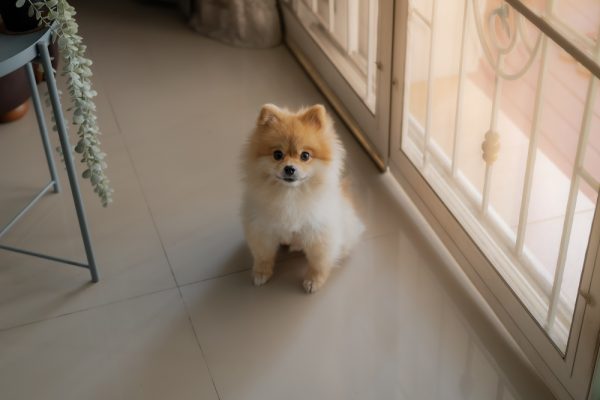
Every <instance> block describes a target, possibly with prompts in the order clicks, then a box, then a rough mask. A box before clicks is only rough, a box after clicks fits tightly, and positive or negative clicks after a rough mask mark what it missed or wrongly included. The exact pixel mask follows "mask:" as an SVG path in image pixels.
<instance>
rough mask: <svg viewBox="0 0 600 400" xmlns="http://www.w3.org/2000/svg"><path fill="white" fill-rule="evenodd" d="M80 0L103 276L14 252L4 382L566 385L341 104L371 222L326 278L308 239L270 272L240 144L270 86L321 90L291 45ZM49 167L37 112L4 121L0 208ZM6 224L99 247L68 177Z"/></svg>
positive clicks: (3, 218) (310, 99) (253, 389)
mask: <svg viewBox="0 0 600 400" xmlns="http://www.w3.org/2000/svg"><path fill="white" fill-rule="evenodd" d="M75 4H76V5H78V6H79V18H80V23H81V30H82V32H83V34H84V35H85V38H86V40H87V43H88V45H89V54H90V56H91V57H92V58H93V59H94V61H95V64H94V71H95V77H94V83H95V85H96V88H97V90H98V92H99V96H98V98H97V106H98V114H99V121H100V124H101V127H102V130H103V132H104V141H103V144H104V147H105V151H106V152H107V153H108V155H109V157H108V162H109V164H110V169H109V172H110V176H111V178H112V182H113V185H114V188H115V190H116V193H115V202H114V204H113V205H112V206H110V207H109V208H107V209H103V208H102V207H101V206H100V205H99V202H98V201H97V199H96V198H95V197H94V194H93V193H92V192H91V190H90V188H89V185H88V184H87V182H82V187H83V191H84V196H85V201H86V207H87V211H88V216H89V220H90V225H91V230H92V236H93V243H94V246H95V250H96V253H97V258H98V264H99V267H100V274H101V282H100V283H98V284H90V283H89V276H88V274H87V273H86V271H85V270H82V269H78V268H73V267H69V266H64V265H60V264H56V263H52V262H46V261H42V260H39V259H35V258H30V257H25V256H21V255H17V254H12V253H7V252H0V388H2V389H1V391H2V396H1V397H2V399H5V400H13V399H34V398H44V399H60V400H66V399H127V400H135V399H140V400H141V399H143V400H149V399H161V400H162V399H167V398H169V399H223V400H225V399H227V400H234V399H240V400H242V399H243V400H250V399H260V400H267V399H281V398H286V399H407V400H408V399H415V400H423V399H478V400H485V399H505V400H508V399H550V398H552V396H551V395H550V394H549V393H548V391H547V389H546V388H545V387H544V385H543V384H541V383H540V381H539V379H538V378H537V377H536V375H535V374H534V373H532V372H531V371H530V369H529V367H528V366H527V365H526V364H525V363H524V362H523V361H522V358H521V356H519V355H518V353H517V352H515V351H514V350H513V345H512V343H511V342H510V341H508V340H507V339H506V338H505V336H504V334H502V333H501V330H499V329H498V328H497V322H496V321H495V320H494V319H493V318H491V317H488V315H489V314H488V311H487V309H486V308H485V307H484V306H480V305H478V304H479V303H478V302H477V301H476V300H477V299H478V298H477V296H476V295H474V293H473V291H472V288H471V287H470V286H469V285H468V284H467V283H465V282H464V277H463V276H462V275H461V274H460V273H459V272H458V270H457V268H456V266H455V265H454V264H453V263H452V262H451V260H450V259H449V258H448V256H447V255H446V254H445V253H444V252H443V250H442V249H441V248H440V247H439V244H438V243H437V242H435V241H434V240H432V239H431V237H430V236H428V232H429V231H428V230H427V229H426V228H425V227H424V226H423V224H422V222H420V220H419V218H418V216H417V215H416V214H415V212H414V210H413V208H411V207H410V203H409V202H408V201H407V200H406V198H405V197H403V196H402V193H401V191H400V190H399V189H398V188H397V187H395V186H394V184H393V183H392V182H391V178H390V177H389V176H387V175H380V174H378V173H377V171H376V169H375V168H374V166H373V165H372V164H371V162H370V161H369V159H368V158H367V157H366V156H365V154H364V153H363V152H362V151H361V149H360V148H359V147H358V145H357V144H356V142H355V141H354V140H353V138H352V137H351V136H350V135H349V133H348V132H347V131H346V129H344V127H343V126H342V125H341V124H340V123H339V122H338V124H337V126H338V129H339V131H340V134H341V136H342V138H343V141H344V143H345V145H346V147H347V149H348V153H349V157H348V164H349V167H348V171H349V175H350V176H351V178H352V180H353V182H354V192H355V195H356V198H357V203H358V205H359V210H360V212H361V215H362V217H363V219H364V221H365V223H366V225H367V227H368V228H367V232H366V234H365V235H364V240H363V241H362V243H361V244H360V245H359V246H358V248H357V249H356V250H355V251H354V253H353V254H352V256H351V257H350V258H349V259H348V260H347V262H345V264H344V265H343V267H342V268H340V269H338V270H336V272H335V273H334V274H333V276H332V278H331V280H330V281H329V282H328V284H327V286H326V287H325V288H324V289H323V290H322V291H320V292H318V293H316V294H314V295H306V294H305V293H304V292H303V291H302V289H301V284H300V276H301V274H302V271H303V269H304V268H306V260H305V259H304V258H303V257H302V256H301V255H299V254H291V255H290V254H282V255H281V260H280V262H279V263H278V264H279V265H278V270H277V273H276V275H275V277H274V279H273V281H272V282H270V283H269V284H268V285H266V286H265V287H262V288H255V287H253V286H252V285H251V283H250V279H249V273H248V268H249V267H250V265H251V259H250V257H249V253H248V250H247V248H246V247H245V245H244V241H243V237H242V231H241V227H240V222H239V218H238V208H239V205H240V204H239V202H240V180H239V172H238V158H237V156H238V154H239V152H240V148H241V146H242V144H243V143H244V138H245V137H246V135H247V134H248V132H249V130H250V129H251V127H252V124H253V122H254V120H255V117H256V113H257V111H258V109H259V107H260V105H261V104H263V103H266V102H273V103H277V104H281V105H287V106H289V107H292V108H293V107H298V106H300V105H306V104H312V103H316V102H324V99H323V98H322V96H321V95H320V94H319V92H318V91H317V90H316V89H315V87H314V86H313V85H312V83H311V81H310V80H309V79H308V78H307V76H306V75H305V74H304V73H303V71H302V69H301V68H300V67H299V66H298V64H297V63H296V62H295V60H294V58H293V57H292V56H291V55H290V54H289V53H288V51H287V50H286V48H285V47H278V48H275V49H270V50H247V49H237V48H232V47H228V46H224V45H221V44H219V43H216V42H213V41H211V40H208V39H205V38H203V37H201V36H199V35H197V34H194V33H192V32H190V31H189V30H188V29H187V28H186V26H185V24H184V23H183V22H182V20H181V19H180V18H179V16H178V14H177V13H176V12H175V11H174V10H171V9H169V8H162V7H155V6H148V5H143V4H138V3H137V2H129V1H128V2H122V1H116V0H113V1H102V2H91V1H90V2H87V3H81V2H76V3H75ZM52 136H53V138H54V136H55V135H54V134H53V135H52ZM47 179H48V175H47V170H46V166H45V160H44V157H43V153H42V148H41V143H40V140H39V136H38V134H37V130H36V124H35V118H34V116H33V114H32V113H30V114H28V116H27V117H26V118H25V119H23V120H21V121H19V122H17V123H13V124H10V125H2V126H0V204H1V206H0V223H1V224H4V223H5V222H7V221H8V220H9V219H10V217H11V215H12V214H13V213H14V212H15V211H16V210H18V209H19V208H20V207H22V206H23V205H24V204H25V203H26V202H27V200H28V199H29V198H30V197H31V196H32V195H33V194H34V193H35V192H36V190H37V189H38V188H39V187H40V186H41V185H43V183H44V182H45V181H46V180H47ZM62 182H63V185H66V179H65V176H64V174H62ZM2 243H5V244H11V245H15V246H21V247H26V248H28V249H32V250H35V251H42V252H48V253H51V254H54V255H57V256H63V257H71V258H75V259H80V260H82V259H83V250H82V246H81V242H80V238H79V235H78V227H77V223H76V219H75V216H74V212H73V209H72V203H71V200H70V198H69V195H68V192H66V191H63V192H62V193H61V194H52V195H48V196H46V197H45V198H44V199H43V201H41V202H40V203H39V204H38V205H37V206H36V207H35V208H34V210H33V211H32V212H31V213H29V214H28V215H27V216H26V217H25V218H24V219H23V220H22V221H21V222H20V223H19V224H18V225H17V226H15V228H14V229H13V230H12V231H11V232H10V234H8V235H7V236H6V237H4V238H3V239H2Z"/></svg>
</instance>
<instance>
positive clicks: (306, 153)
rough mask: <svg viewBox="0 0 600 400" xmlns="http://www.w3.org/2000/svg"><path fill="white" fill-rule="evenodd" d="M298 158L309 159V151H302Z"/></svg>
mask: <svg viewBox="0 0 600 400" xmlns="http://www.w3.org/2000/svg"><path fill="white" fill-rule="evenodd" d="M300 159H301V160H302V161H308V160H309V159H310V153H309V152H308V151H303V152H302V153H301V154H300Z"/></svg>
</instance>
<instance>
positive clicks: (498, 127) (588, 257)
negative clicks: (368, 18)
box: [391, 0, 600, 398]
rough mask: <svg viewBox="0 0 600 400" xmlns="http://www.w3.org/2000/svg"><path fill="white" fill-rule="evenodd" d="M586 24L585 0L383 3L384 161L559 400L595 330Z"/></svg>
mask: <svg viewBox="0 0 600 400" xmlns="http://www.w3.org/2000/svg"><path fill="white" fill-rule="evenodd" d="M511 4H513V5H515V6H516V8H513V7H512V6H511ZM599 28H600V3H599V2H598V1H596V0H548V1H535V2H534V1H531V2H521V1H501V0H450V1H441V0H412V1H408V2H399V3H398V4H397V9H396V24H395V36H394V38H395V40H396V44H395V55H396V58H395V60H394V62H395V69H394V76H398V77H400V79H401V81H402V82H403V84H402V85H399V86H398V87H396V88H395V90H394V92H393V100H392V128H391V136H392V139H391V140H392V148H391V149H392V150H391V158H392V169H393V170H394V171H395V173H396V174H397V175H398V176H400V177H401V179H405V180H407V181H408V182H409V184H410V185H411V186H412V187H413V189H414V190H415V192H417V195H418V196H419V197H420V198H421V199H422V201H423V202H424V204H426V207H427V208H428V209H429V213H430V214H431V215H432V217H433V220H434V221H435V222H434V223H437V224H438V225H439V224H442V226H443V228H442V230H444V231H445V234H446V235H447V236H449V239H448V240H449V241H450V242H452V243H453V245H454V246H456V249H457V250H456V252H457V254H460V255H461V256H463V257H465V258H466V260H467V262H468V263H469V264H470V265H471V267H472V270H473V271H472V277H474V278H475V280H477V281H479V285H478V286H479V287H480V289H482V292H487V296H486V297H487V298H488V300H489V301H490V303H492V304H496V306H495V310H496V312H497V313H498V314H499V315H500V316H501V317H502V315H504V317H502V319H503V321H504V322H505V324H506V325H507V326H508V327H509V329H510V330H511V333H513V335H514V336H515V337H517V339H518V341H519V342H520V344H521V346H522V347H523V348H524V350H525V351H526V352H527V353H528V355H529V356H530V358H531V359H532V360H533V361H534V364H536V366H538V369H540V370H542V371H543V374H544V375H545V377H546V378H547V381H549V382H551V383H549V384H550V385H551V386H553V387H554V389H555V392H556V393H563V395H564V397H565V398H570V397H569V396H572V397H575V398H585V396H586V393H587V390H588V387H589V383H590V379H591V374H592V371H593V363H594V361H595V352H596V335H597V333H598V322H599V321H598V316H597V315H598V314H599V312H598V310H597V309H596V308H594V307H595V305H594V301H593V299H594V297H595V294H596V292H594V290H596V291H597V289H594V288H595V286H594V284H593V279H592V271H593V269H594V266H595V264H596V263H597V253H598V242H599V241H600V239H599V230H600V224H599V223H598V219H599V217H598V214H599V213H598V190H599V188H600V185H599V182H600V98H599V97H600V95H598V77H597V76H596V75H595V74H596V73H597V71H598V70H600V69H597V65H598V60H599V59H600V40H599V39H598V36H599ZM559 43H560V44H559ZM575 57H577V58H575ZM584 65H587V67H586V66H584ZM588 67H591V68H593V69H594V71H592V70H590V69H589V68H588ZM563 395H561V397H563Z"/></svg>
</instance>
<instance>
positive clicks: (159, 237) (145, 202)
mask: <svg viewBox="0 0 600 400" xmlns="http://www.w3.org/2000/svg"><path fill="white" fill-rule="evenodd" d="M102 86H103V88H105V86H104V84H103V85H102ZM105 94H106V100H107V102H108V106H109V107H110V112H111V114H112V116H113V120H114V121H115V125H116V126H117V131H118V132H119V135H120V136H121V140H122V141H123V147H124V148H125V153H127V158H128V159H129V162H130V163H131V169H132V170H133V174H134V175H135V179H136V180H137V183H138V187H139V189H140V192H141V193H142V198H143V199H144V204H145V205H146V210H147V211H148V215H150V220H151V221H152V226H153V227H154V231H155V232H156V236H157V237H158V240H159V242H160V247H161V249H162V252H163V254H164V256H165V260H166V261H167V265H168V266H169V271H171V277H172V278H173V282H174V283H175V286H176V287H179V283H178V282H177V277H176V276H175V272H174V271H173V266H172V265H171V260H170V259H169V255H168V254H167V249H166V248H165V244H164V242H163V238H162V236H161V234H160V231H159V230H158V227H157V225H156V219H155V218H154V214H153V213H152V209H151V208H150V204H148V198H147V196H146V192H145V191H144V187H143V186H142V181H141V179H140V175H139V173H138V170H137V168H136V166H135V162H134V161H133V157H132V155H131V152H130V151H129V146H128V144H127V138H126V137H125V135H124V134H123V130H122V129H121V125H120V124H119V120H118V119H117V114H116V113H115V109H114V107H113V104H112V101H111V99H110V94H109V92H108V90H105Z"/></svg>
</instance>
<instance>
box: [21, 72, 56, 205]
mask: <svg viewBox="0 0 600 400" xmlns="http://www.w3.org/2000/svg"><path fill="white" fill-rule="evenodd" d="M46 75H47V74H46ZM27 78H29V87H30V88H31V99H32V100H33V108H34V109H35V116H36V118H37V123H38V127H39V128H40V135H41V136H42V143H43V145H44V152H45V153H46V161H47V162H48V170H49V171H50V177H51V178H52V182H53V183H54V185H53V187H54V193H58V192H59V191H60V184H59V182H58V175H57V174H56V166H55V164H54V157H52V150H51V148H50V140H48V129H46V120H45V119H44V109H43V108H42V102H41V101H40V94H39V92H38V88H37V82H36V81H35V75H34V73H33V67H32V65H31V63H27Z"/></svg>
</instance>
